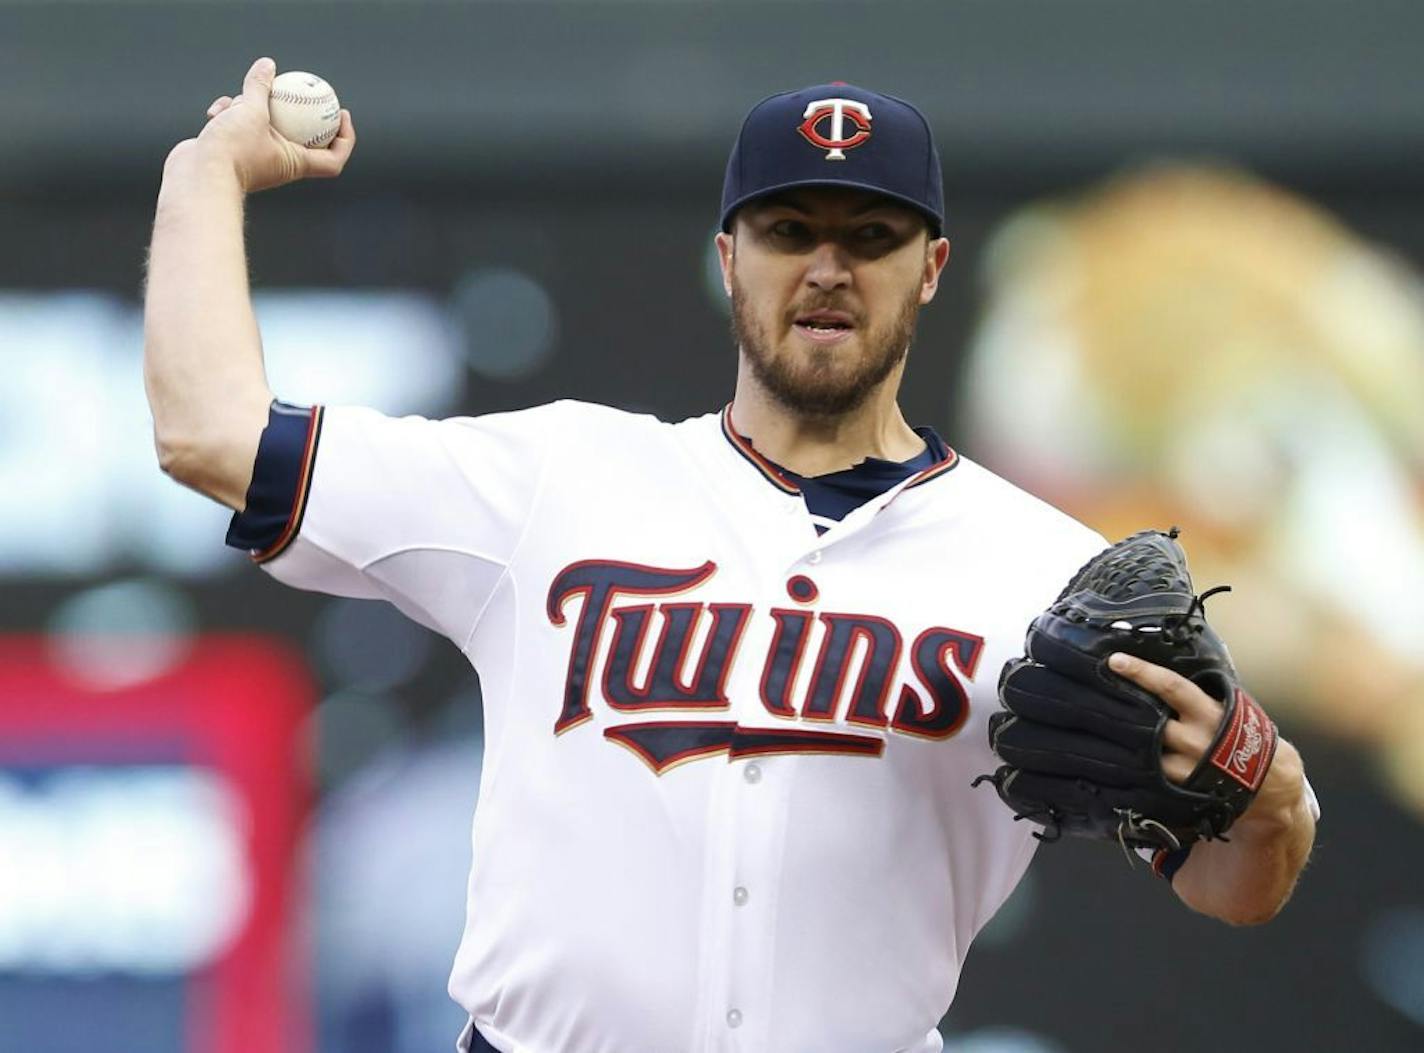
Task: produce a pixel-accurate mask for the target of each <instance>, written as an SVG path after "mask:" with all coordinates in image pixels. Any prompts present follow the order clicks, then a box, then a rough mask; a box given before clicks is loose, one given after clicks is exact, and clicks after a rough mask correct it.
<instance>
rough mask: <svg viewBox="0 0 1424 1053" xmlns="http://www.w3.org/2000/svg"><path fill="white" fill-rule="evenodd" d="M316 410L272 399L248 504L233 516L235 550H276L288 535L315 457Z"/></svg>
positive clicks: (231, 541)
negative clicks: (308, 467)
mask: <svg viewBox="0 0 1424 1053" xmlns="http://www.w3.org/2000/svg"><path fill="white" fill-rule="evenodd" d="M317 412H318V411H317V408H316V407H312V406H290V405H288V404H287V403H285V402H277V401H276V400H273V402H272V405H271V407H270V408H269V409H268V411H267V427H265V428H263V429H262V438H261V439H260V440H259V442H258V444H257V459H256V460H255V461H254V462H253V464H252V483H251V485H249V486H248V488H247V504H246V507H245V508H243V510H242V511H241V512H238V513H236V514H234V515H233V517H232V522H231V523H230V524H229V525H228V529H227V543H228V544H229V545H231V546H232V547H233V548H240V549H244V550H246V551H248V552H260V551H263V550H266V549H269V548H271V547H272V546H273V545H275V544H277V542H278V541H279V540H280V539H281V538H282V535H283V534H284V533H285V532H287V528H288V525H289V524H290V523H291V521H292V517H293V513H294V510H295V509H296V508H297V506H298V503H299V501H300V500H301V499H302V498H303V496H304V495H303V494H302V492H301V490H302V486H303V482H304V479H305V477H306V475H307V466H308V463H309V460H310V457H311V452H312V451H311V449H310V447H311V445H312V434H311V432H312V429H313V428H314V427H315V418H316V415H317Z"/></svg>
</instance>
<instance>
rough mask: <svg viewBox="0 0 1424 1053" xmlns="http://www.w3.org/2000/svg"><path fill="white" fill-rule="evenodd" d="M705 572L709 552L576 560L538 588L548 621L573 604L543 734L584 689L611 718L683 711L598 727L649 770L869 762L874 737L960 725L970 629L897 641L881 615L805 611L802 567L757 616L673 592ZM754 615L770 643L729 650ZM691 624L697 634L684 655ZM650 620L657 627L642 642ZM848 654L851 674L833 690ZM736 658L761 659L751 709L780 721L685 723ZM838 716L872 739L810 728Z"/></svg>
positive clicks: (706, 710)
mask: <svg viewBox="0 0 1424 1053" xmlns="http://www.w3.org/2000/svg"><path fill="white" fill-rule="evenodd" d="M716 573H717V565H716V564H715V563H713V562H711V561H710V560H709V561H708V562H706V563H703V564H702V565H701V566H700V567H694V568H691V569H686V570H678V569H670V568H664V567H648V566H642V565H640V564H636V563H623V562H618V561H614V560H583V561H580V562H577V563H572V564H570V565H569V566H567V567H565V568H564V569H563V570H562V571H560V572H559V574H558V575H557V576H556V577H555V578H554V581H553V584H552V585H551V586H550V587H549V594H548V600H547V614H548V617H549V620H550V622H551V623H552V624H553V625H554V626H556V627H559V628H564V627H567V626H569V624H570V623H569V618H568V616H567V614H566V608H567V607H568V606H569V605H570V604H571V603H578V602H579V601H581V603H579V612H578V617H577V619H576V620H575V621H574V622H573V623H572V639H571V641H570V646H569V664H568V672H567V675H566V677H565V682H564V693H563V704H562V708H561V710H560V713H559V717H558V719H557V720H556V721H555V723H554V732H555V733H556V734H561V733H563V732H565V731H568V730H570V729H571V728H575V727H578V726H579V725H581V724H583V723H585V722H586V721H588V720H590V719H592V717H593V708H592V707H593V705H594V699H593V698H592V697H591V696H594V695H595V694H596V695H597V701H598V702H599V703H600V704H602V705H605V706H607V707H608V708H609V709H610V710H612V711H613V712H615V713H622V714H639V713H650V712H653V711H658V712H661V713H666V712H667V711H673V712H677V713H679V714H686V715H687V716H684V717H682V718H681V719H677V720H668V719H649V720H638V721H636V722H633V723H626V724H618V725H614V726H611V727H608V728H606V729H605V730H604V733H603V734H604V737H605V738H607V739H608V740H609V741H611V742H616V743H618V744H620V745H622V746H625V747H627V748H628V749H630V750H632V751H633V752H634V753H635V754H636V755H637V756H638V757H640V758H641V759H642V760H643V761H644V762H645V763H647V765H648V766H649V767H650V768H652V770H653V771H654V772H656V773H658V774H662V773H663V772H664V771H666V770H668V769H669V768H671V767H673V766H674V765H677V764H681V763H684V762H686V761H690V760H696V759H698V758H700V757H710V756H713V755H716V754H722V753H726V754H728V755H729V756H730V757H733V758H737V757H745V756H752V755H756V754H768V753H833V754H848V755H860V756H874V757H878V756H880V755H881V753H882V752H883V751H884V748H885V737H884V733H885V732H887V731H888V732H894V733H899V734H903V735H911V736H915V737H917V738H922V739H946V738H949V737H950V736H951V735H953V734H954V733H955V732H956V731H958V730H959V729H960V727H961V726H962V725H963V723H964V720H965V718H966V717H967V716H968V713H969V696H968V690H967V688H966V683H967V682H969V681H972V680H973V679H974V674H975V671H976V669H977V668H978V665H979V658H980V655H981V653H982V652H983V648H984V641H983V639H982V638H981V637H979V636H976V635H974V634H973V633H967V632H963V631H961V630H958V629H951V628H947V627H943V626H935V627H932V628H928V629H925V630H923V631H922V632H920V633H919V634H918V635H917V636H915V638H914V639H913V640H912V641H911V642H910V643H909V644H908V648H907V646H906V643H905V636H904V634H902V633H901V632H900V630H899V628H897V627H896V626H895V625H894V623H892V622H890V621H888V620H887V619H885V618H882V617H879V616H877V615H873V614H853V613H845V612H835V611H817V610H813V609H810V607H811V605H812V604H814V603H815V601H816V599H817V598H818V595H819V593H818V590H817V588H816V585H815V583H814V582H813V581H812V580H811V579H810V578H808V577H805V576H804V575H797V576H795V577H793V578H791V579H790V580H789V581H788V582H787V585H786V591H787V595H788V596H789V597H790V599H791V600H792V601H794V603H796V604H798V605H799V606H795V607H773V608H771V609H770V610H769V611H765V612H761V613H760V615H759V614H758V612H757V611H755V610H754V609H753V607H752V606H751V605H750V604H745V603H705V602H696V601H689V600H688V599H687V598H686V595H687V594H688V593H691V592H693V591H694V590H696V589H698V588H699V587H701V586H702V585H704V584H706V583H707V582H708V581H709V580H711V579H712V578H713V577H714V576H715V574H716ZM674 596H676V597H678V599H677V600H673V599H672V597H674ZM657 597H667V599H663V600H661V601H658V600H657ZM758 617H761V618H764V619H770V622H771V626H770V628H771V638H770V643H769V645H768V646H767V647H766V650H765V653H763V654H757V655H755V656H752V655H747V654H743V653H742V651H741V644H742V641H743V639H744V638H745V637H746V635H747V632H748V629H749V627H750V626H751V625H752V624H753V621H754V619H756V618H758ZM704 621H705V622H706V624H707V628H706V631H705V632H704V633H702V634H701V638H700V645H699V648H700V649H699V650H698V653H696V654H695V655H694V654H693V653H692V651H693V648H694V644H695V642H696V641H697V640H698V638H699V629H700V628H701V626H702V625H703V623H704ZM655 622H656V623H657V624H658V625H659V628H658V631H657V634H656V640H655V641H652V642H650V637H651V636H652V635H653V634H652V632H651V628H652V626H653V625H654V624H655ZM610 635H611V639H609V643H608V646H607V647H606V648H603V647H602V646H601V644H602V642H603V640H604V639H606V638H609V637H610ZM902 654H904V655H905V656H906V657H907V659H908V661H907V664H908V667H909V670H908V671H909V674H910V679H909V680H905V679H902V678H901V677H900V675H899V674H900V666H901V657H902ZM600 655H601V656H602V661H601V662H600V661H599V658H600ZM857 657H858V659H859V662H858V669H859V672H858V674H857V675H856V677H855V682H854V684H852V685H851V686H850V688H849V691H848V692H847V690H846V681H847V680H848V679H849V676H850V673H851V671H852V669H853V668H855V667H856V665H857V663H856V661H855V659H856V658H857ZM739 661H740V662H746V661H755V662H759V663H760V664H761V676H760V680H759V684H760V687H759V694H760V700H761V704H762V706H763V708H764V710H765V712H766V713H767V714H768V715H769V716H771V717H775V718H780V719H781V720H784V721H786V722H787V724H786V725H785V726H777V725H775V724H772V725H771V726H762V725H758V726H755V727H745V726H742V725H741V724H739V723H738V722H736V721H733V720H718V719H688V717H689V716H693V717H695V716H697V715H702V714H712V713H716V712H718V711H726V710H729V709H730V708H731V701H730V699H729V698H728V695H727V683H728V680H729V679H730V678H731V675H732V671H733V669H734V668H735V667H736V664H737V663H738V662H739ZM808 661H810V662H813V663H814V664H813V665H812V666H811V672H810V675H809V678H808V679H806V681H805V687H804V688H803V689H802V690H801V691H800V692H799V693H798V692H797V683H798V680H799V679H800V678H799V677H798V674H799V673H800V671H801V669H802V668H803V663H805V662H808ZM600 666H601V668H599V667H600ZM897 689H898V690H897ZM892 698H893V702H892ZM842 716H843V718H844V722H845V724H846V725H847V726H854V727H860V728H865V729H867V730H870V731H876V732H880V734H858V733H856V732H854V731H851V730H836V731H827V730H821V729H818V728H816V727H815V725H816V724H823V725H824V724H832V723H835V722H836V721H837V719H838V718H840V717H842Z"/></svg>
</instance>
